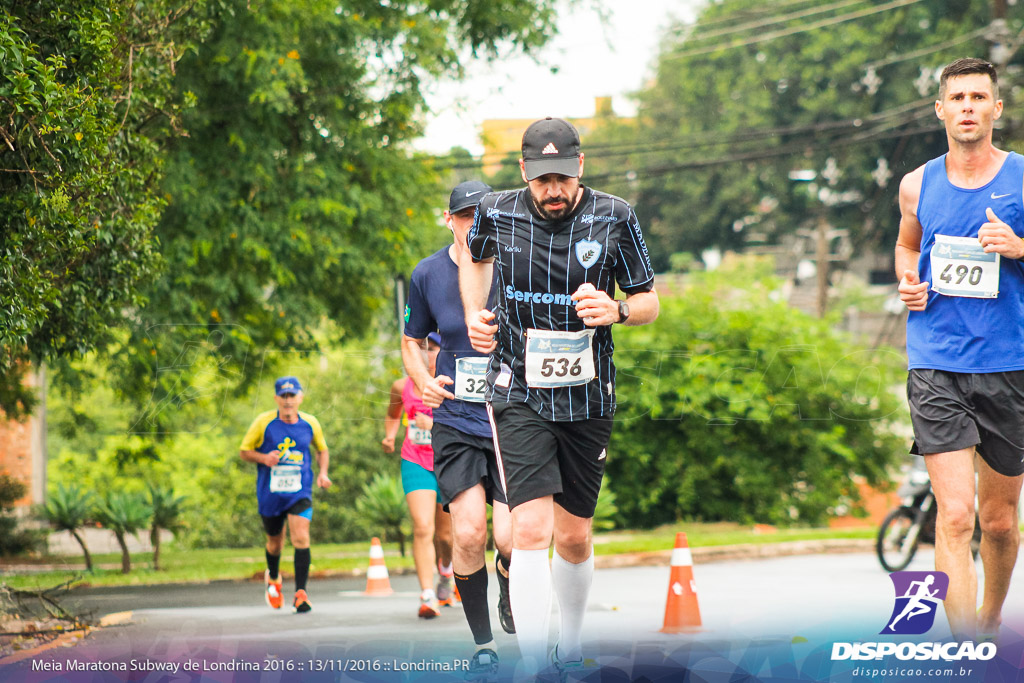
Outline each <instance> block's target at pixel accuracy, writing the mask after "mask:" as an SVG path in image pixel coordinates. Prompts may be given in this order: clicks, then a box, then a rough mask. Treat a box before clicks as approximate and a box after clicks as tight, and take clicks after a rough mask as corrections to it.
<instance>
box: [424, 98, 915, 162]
mask: <svg viewBox="0 0 1024 683" xmlns="http://www.w3.org/2000/svg"><path fill="white" fill-rule="evenodd" d="M932 101H933V100H932V98H930V97H922V98H919V99H916V100H913V101H911V102H908V103H906V104H902V105H899V106H897V107H893V108H891V109H887V110H884V111H881V112H877V113H875V114H869V115H867V116H864V117H854V118H849V119H840V120H834V121H820V122H817V123H811V124H799V125H789V126H778V127H773V128H759V129H752V130H745V131H742V132H739V133H733V134H725V133H722V134H718V135H714V134H711V135H709V134H707V133H694V134H693V135H687V136H681V137H678V138H674V139H672V140H668V141H662V142H657V143H638V142H637V141H635V140H634V141H629V142H618V143H608V144H605V145H593V146H588V147H586V148H585V149H584V152H585V154H586V155H587V156H588V157H590V158H596V159H605V158H609V157H615V156H629V155H636V154H654V153H658V152H673V151H681V150H688V149H700V148H705V147H712V146H719V145H728V144H737V143H741V142H754V141H757V140H762V139H765V138H773V137H779V136H786V135H809V134H816V133H823V132H828V131H836V132H837V133H847V132H850V131H860V130H865V127H867V129H868V130H871V129H873V128H871V127H872V126H876V125H879V124H887V123H890V124H895V125H902V124H903V123H906V120H901V117H904V116H909V118H907V120H915V119H917V118H919V117H920V116H921V115H923V114H927V113H929V112H931V111H932ZM511 153H512V152H509V153H505V154H502V155H501V156H502V158H504V157H506V156H508V154H511ZM484 156H485V157H486V156H488V155H484ZM449 158H451V157H449ZM441 159H443V157H432V158H431V159H430V161H433V162H435V163H436V162H437V161H439V160H441ZM484 163H485V162H484V160H483V159H482V158H481V159H480V161H479V162H477V161H474V162H473V163H471V164H466V163H455V164H438V166H439V167H440V168H444V169H471V168H478V167H479V166H480V165H482V164H484Z"/></svg>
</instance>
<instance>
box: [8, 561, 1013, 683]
mask: <svg viewBox="0 0 1024 683" xmlns="http://www.w3.org/2000/svg"><path fill="white" fill-rule="evenodd" d="M932 561H933V560H932V554H931V552H930V551H922V553H921V555H920V556H919V557H918V558H917V559H916V560H915V562H914V564H913V565H911V567H910V568H909V569H912V570H913V569H917V570H926V569H929V568H930V567H931V563H932ZM979 568H980V564H979ZM669 571H670V570H669V568H668V567H667V566H665V567H634V568H626V569H602V570H598V571H597V572H596V573H595V577H594V586H593V589H592V592H591V600H590V605H589V608H588V613H587V621H586V625H585V630H584V639H585V643H586V644H585V648H586V650H587V655H588V657H591V658H593V659H594V660H595V662H596V664H598V665H599V667H600V668H598V669H594V673H593V675H592V676H590V677H586V676H584V679H585V680H639V679H640V678H642V677H646V678H647V679H649V680H681V676H682V674H683V672H684V671H686V672H688V674H689V679H688V680H690V681H722V682H723V683H725V681H729V680H733V677H734V675H735V674H737V671H738V670H740V669H742V671H743V672H749V673H758V672H760V676H761V678H759V680H775V681H782V680H798V679H799V680H821V681H825V680H828V681H839V680H843V681H850V680H854V679H855V677H854V676H853V675H852V673H851V670H852V667H853V666H854V665H856V664H858V663H856V662H853V663H851V662H848V661H847V662H832V661H830V660H829V656H828V653H829V652H830V648H831V644H832V643H834V642H836V641H864V640H879V639H880V637H879V636H878V633H879V631H880V630H881V629H882V628H883V626H884V625H885V622H886V620H887V618H888V617H889V616H890V613H891V611H892V608H893V597H894V593H893V585H892V583H891V582H890V579H889V577H888V575H887V573H886V572H884V571H883V570H882V569H881V567H880V566H879V565H878V562H877V560H876V559H875V558H874V556H873V555H872V554H868V553H856V554H837V555H811V556H807V555H804V556H795V557H782V558H775V559H767V560H754V561H741V562H717V563H712V564H705V565H699V564H698V565H697V566H696V567H695V568H694V581H695V584H696V587H697V593H698V598H699V605H700V612H701V617H702V620H703V626H702V628H701V629H700V630H699V631H696V632H694V633H688V634H671V635H670V634H663V633H659V629H660V628H661V626H662V623H663V618H664V612H665V603H666V596H667V593H668V589H669ZM1021 581H1024V578H1018V579H1017V582H1018V583H1017V584H1016V586H1015V590H1012V591H1011V596H1010V600H1009V602H1008V606H1007V619H1006V621H1005V626H1007V632H1009V633H1010V636H1011V637H1010V640H1014V641H1016V640H1017V639H1018V638H1017V636H1016V634H1017V633H1024V584H1021V583H1020V582H1021ZM391 584H392V586H393V588H394V589H395V591H396V592H395V593H394V594H393V595H390V596H386V597H370V596H365V595H363V594H362V590H363V589H364V587H365V579H331V580H316V581H312V582H311V584H310V587H309V588H310V591H309V592H310V597H311V599H312V600H313V606H314V609H313V611H312V612H310V613H308V614H302V615H299V614H293V613H291V612H290V611H288V610H281V611H278V612H275V611H272V610H270V609H269V608H268V607H267V606H266V605H265V604H264V602H263V598H262V585H261V584H260V583H254V582H253V583H215V584H208V585H203V586H166V587H152V588H119V589H113V588H111V589H101V588H97V589H88V590H85V591H81V592H76V593H75V594H74V595H73V597H72V599H71V603H73V604H75V605H76V606H77V607H80V608H85V609H92V610H94V611H96V612H97V613H109V612H119V611H124V610H131V612H132V614H131V620H130V622H129V623H127V624H125V625H121V626H115V627H111V628H105V629H101V630H99V631H96V632H94V633H93V634H91V635H90V636H89V637H88V638H87V639H86V640H85V641H84V642H82V643H81V644H78V645H76V646H75V647H74V648H58V649H53V650H50V651H48V652H45V653H42V654H39V655H37V656H34V657H32V658H30V659H28V660H25V661H23V662H21V663H19V664H16V665H14V666H9V667H5V668H0V680H4V681H6V680H14V681H19V682H20V681H26V682H28V681H57V680H60V681H66V680H71V681H78V680H88V681H93V680H96V681H100V680H102V681H122V680H138V681H147V682H150V681H153V682H157V681H179V680H180V681H185V680H204V681H274V682H277V681H291V680H296V681H307V680H317V681H319V680H324V681H338V680H345V681H347V680H381V681H397V680H402V681H419V680H424V681H433V680H461V674H460V673H459V672H457V671H456V672H446V671H439V670H436V669H431V667H441V666H448V667H458V666H461V662H462V661H463V660H464V659H465V658H466V657H468V656H469V655H470V654H471V653H472V643H471V638H470V633H469V628H468V626H467V625H466V623H465V619H464V617H463V615H462V613H461V607H458V606H456V607H453V608H446V609H445V610H444V613H443V614H442V616H441V617H440V618H437V619H434V620H431V621H424V620H421V619H418V618H417V617H416V608H417V604H418V599H417V592H418V591H417V589H416V585H415V579H414V577H412V576H402V577H392V578H391ZM1018 586H1019V587H1018ZM285 589H286V595H290V592H291V587H290V586H288V584H287V582H286V584H285ZM491 593H492V595H491V598H492V599H491V602H492V604H494V603H496V601H497V584H496V582H495V581H494V580H493V575H492V580H491ZM492 623H493V624H494V627H495V629H496V630H497V633H496V634H495V638H496V640H497V643H498V652H499V655H500V656H501V658H502V661H503V669H502V675H503V676H511V675H512V666H511V664H510V663H511V662H514V661H515V659H516V657H517V652H518V649H517V646H516V642H515V638H514V636H508V635H506V634H505V633H503V632H502V631H501V630H500V627H499V626H498V622H497V617H496V615H494V614H492ZM551 624H552V642H554V640H555V638H556V637H557V630H558V616H557V602H555V604H553V614H552V621H551ZM948 635H949V632H948V628H947V627H946V625H945V617H944V615H943V614H942V613H941V609H940V610H939V614H938V615H937V618H936V620H935V626H934V627H933V628H932V629H931V631H930V632H929V633H928V634H927V635H926V636H924V637H927V638H928V639H931V640H942V639H943V638H946V637H948ZM1021 640H1024V639H1021ZM1000 647H1001V648H1003V651H1005V652H1006V653H1007V655H1008V656H1009V657H1010V659H1013V658H1014V657H1016V659H1015V661H1014V666H1019V665H1020V663H1021V661H1022V660H1021V651H1022V648H1021V647H1020V644H1018V643H1012V644H1010V645H1004V644H1002V643H1001V645H1000ZM1001 654H1002V651H1001ZM1007 661H1009V660H1007ZM47 663H49V666H57V665H61V666H63V667H64V668H63V669H61V670H55V671H46V670H45V666H47ZM83 663H86V664H88V665H95V666H101V665H105V666H113V665H131V666H133V667H149V668H148V669H144V670H143V669H138V668H137V669H136V670H134V671H132V670H129V671H113V672H107V673H96V672H89V673H84V672H81V671H77V672H69V671H68V666H71V667H81V666H82V665H83ZM186 663H191V665H193V666H195V667H196V668H197V670H196V671H186V670H185V669H184V668H183V667H184V665H185V664H186ZM174 666H177V667H178V668H177V670H173V668H172V667H174ZM243 666H257V667H259V668H260V669H261V670H260V671H239V670H238V669H239V668H240V667H243ZM153 667H167V668H170V669H171V671H170V672H161V671H154V670H151V669H152V668H153ZM837 667H838V668H837ZM844 667H845V668H844ZM342 669H347V670H342ZM375 669H376V670H375ZM398 669H402V671H401V672H399V671H397V670H398ZM741 673H742V672H741ZM986 676H988V675H987V674H986ZM736 680H741V679H736ZM880 680H905V679H902V678H889V679H885V678H882V679H880ZM906 680H911V679H906ZM929 680H945V679H935V678H930V679H929ZM949 680H957V681H967V680H992V679H991V676H988V677H987V678H974V677H973V676H971V675H968V676H967V677H963V676H960V677H954V678H951V679H949Z"/></svg>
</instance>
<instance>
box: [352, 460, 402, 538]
mask: <svg viewBox="0 0 1024 683" xmlns="http://www.w3.org/2000/svg"><path fill="white" fill-rule="evenodd" d="M356 509H357V510H358V511H359V514H361V515H363V517H365V518H366V522H367V525H368V526H369V527H370V528H371V529H379V530H380V535H381V538H383V539H384V540H385V541H389V540H392V541H393V540H397V541H398V549H399V551H400V552H401V553H402V557H405V530H404V529H403V528H402V526H403V525H404V524H405V522H406V520H407V519H408V518H409V509H408V508H407V507H406V503H405V495H404V494H403V493H402V484H401V482H400V481H399V480H398V478H397V477H393V476H391V475H387V474H380V473H378V474H375V475H374V476H373V480H372V481H370V482H369V483H367V484H363V495H362V497H361V498H360V499H359V500H357V501H356Z"/></svg>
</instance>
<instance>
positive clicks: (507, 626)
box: [494, 558, 516, 634]
mask: <svg viewBox="0 0 1024 683" xmlns="http://www.w3.org/2000/svg"><path fill="white" fill-rule="evenodd" d="M498 564H499V560H498V559H497V558H495V560H494V573H495V574H497V575H498V621H499V622H500V623H501V628H502V629H504V631H505V633H509V634H512V633H515V632H516V622H514V621H513V620H512V601H511V599H510V598H509V592H508V577H507V576H505V575H503V574H502V573H501V567H499V566H498Z"/></svg>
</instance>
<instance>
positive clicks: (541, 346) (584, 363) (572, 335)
mask: <svg viewBox="0 0 1024 683" xmlns="http://www.w3.org/2000/svg"><path fill="white" fill-rule="evenodd" d="M593 339H594V330H580V331H579V332H559V331H555V330H534V329H529V330H527V331H526V384H527V385H529V386H531V387H537V388H540V389H551V388H555V387H571V386H576V385H578V384H586V383H587V382H589V381H590V380H592V379H594V350H593V346H592V343H593Z"/></svg>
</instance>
